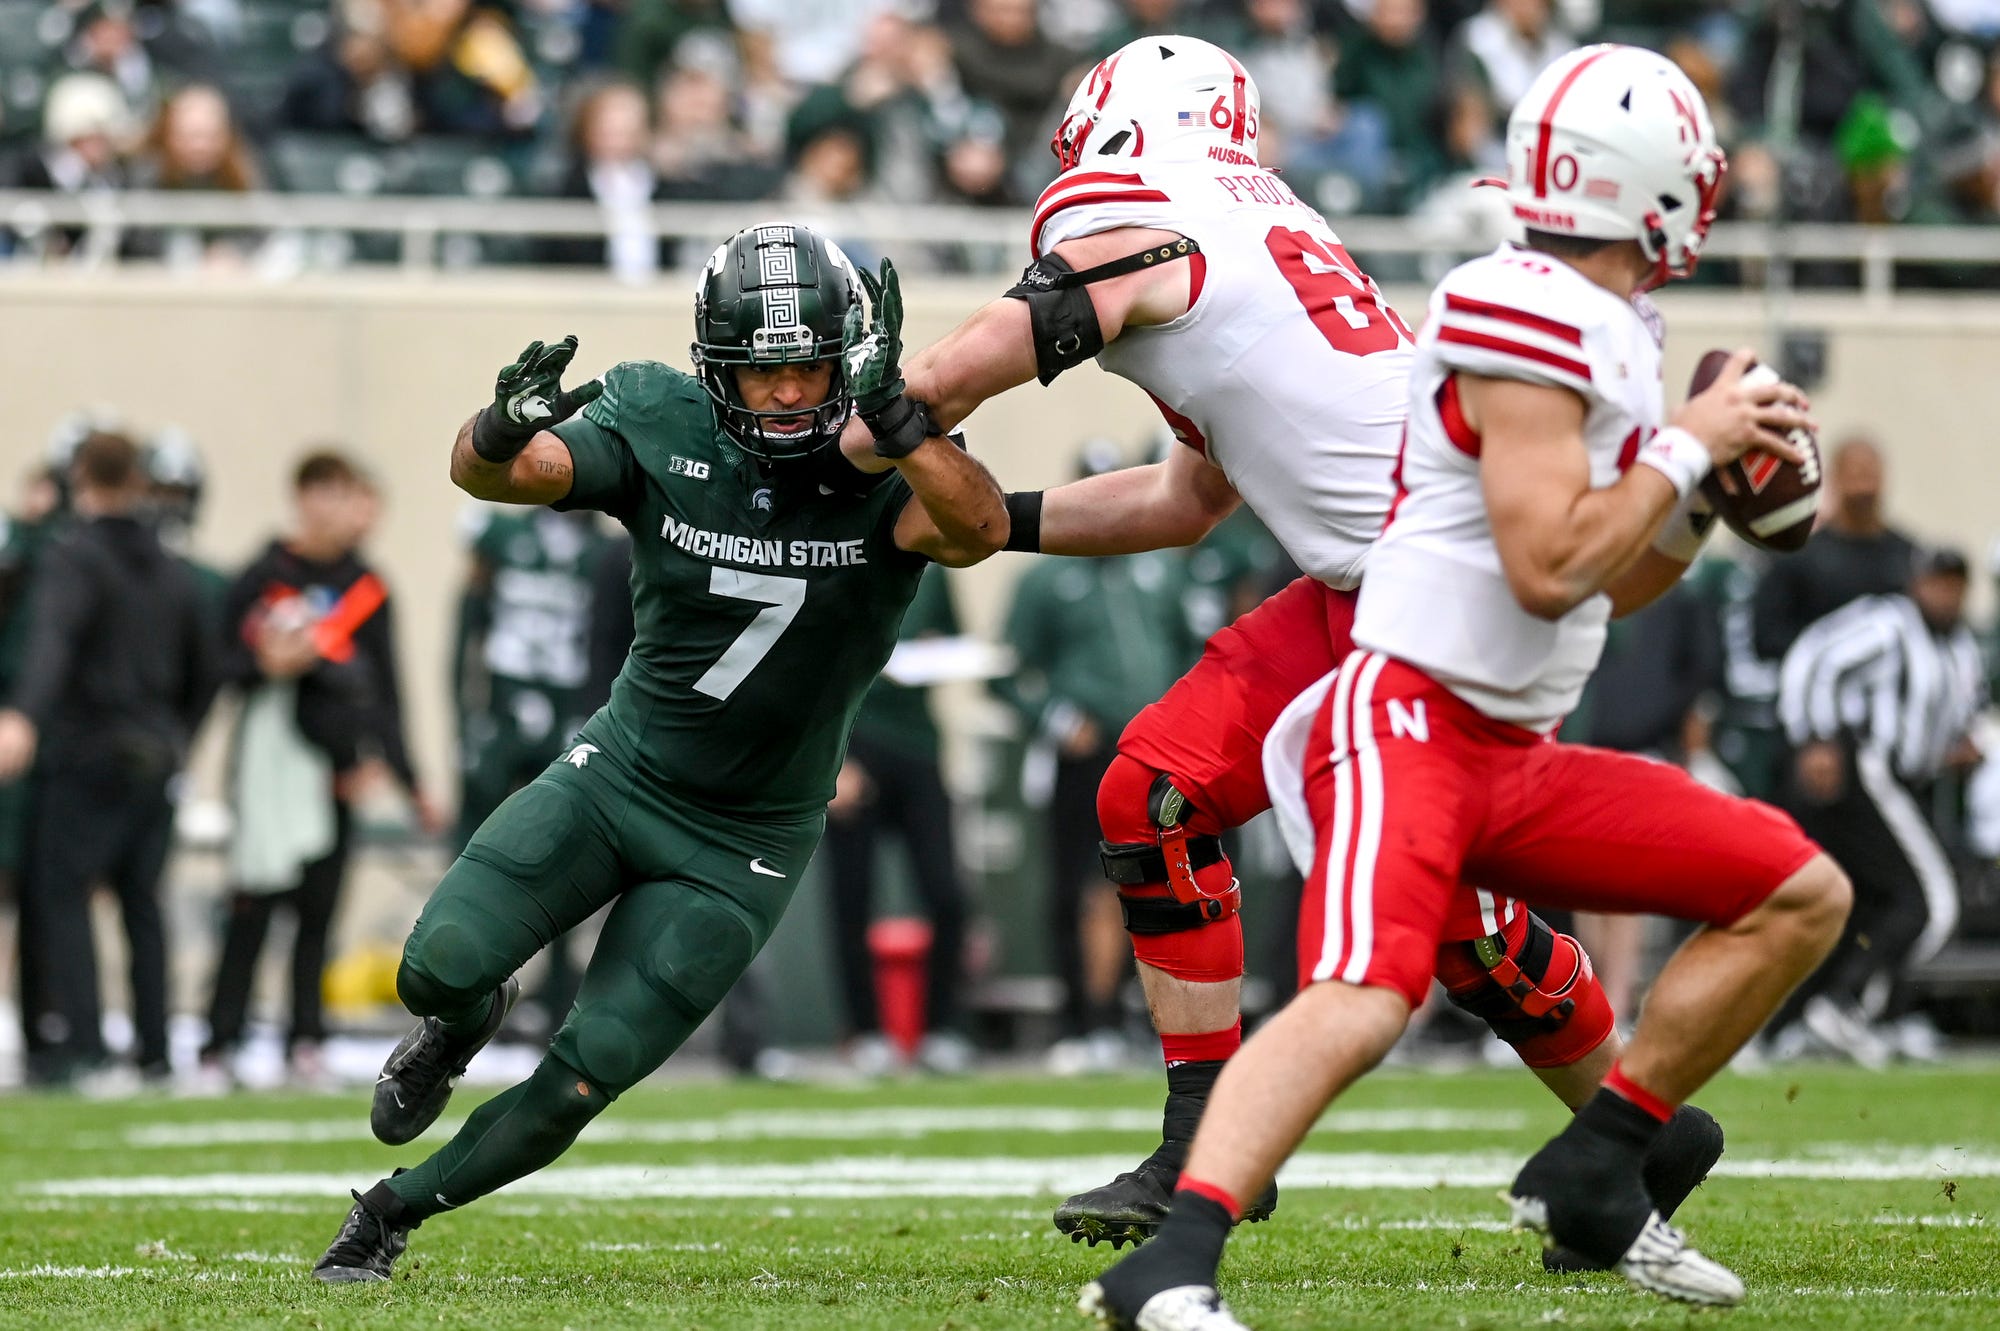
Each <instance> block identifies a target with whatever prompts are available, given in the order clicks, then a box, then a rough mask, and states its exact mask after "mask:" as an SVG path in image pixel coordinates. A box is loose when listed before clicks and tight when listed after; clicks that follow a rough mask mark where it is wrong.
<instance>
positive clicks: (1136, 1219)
mask: <svg viewBox="0 0 2000 1331" xmlns="http://www.w3.org/2000/svg"><path fill="white" fill-rule="evenodd" d="M1165 1150H1166V1148H1165V1147H1164V1146H1163V1147H1161V1149H1160V1150H1158V1151H1155V1152H1153V1154H1152V1155H1150V1156H1148V1157H1147V1158H1146V1159H1145V1160H1143V1161H1141V1162H1140V1164H1139V1167H1138V1168H1137V1169H1134V1170H1131V1171H1129V1172H1127V1173H1123V1174H1120V1175H1119V1176H1118V1177H1117V1178H1115V1179H1112V1180H1111V1181H1110V1182H1109V1183H1107V1184H1105V1185H1104V1186H1103V1187H1101V1188H1092V1189H1091V1190H1090V1191H1089V1192H1080V1193H1078V1194H1077V1195H1076V1196H1074V1197H1071V1198H1070V1199H1069V1200H1068V1201H1066V1202H1064V1203H1063V1204H1062V1205H1061V1206H1058V1207H1057V1208H1056V1216H1055V1220H1056V1228H1057V1229H1058V1230H1060V1231H1061V1232H1063V1233H1065V1234H1067V1235H1069V1238H1070V1242H1072V1243H1088V1244H1090V1245H1091V1246H1092V1247H1096V1246H1097V1245H1098V1244H1099V1243H1109V1244H1110V1245H1111V1246H1112V1247H1113V1248H1114V1249H1116V1248H1122V1247H1124V1246H1125V1245H1126V1244H1127V1243H1144V1242H1145V1241H1146V1240H1147V1239H1150V1238H1152V1237H1153V1235H1154V1234H1156V1233H1158V1232H1159V1228H1160V1222H1161V1221H1163V1220H1165V1219H1166V1218H1167V1206H1168V1204H1169V1203H1171V1202H1172V1201H1173V1199H1174V1185H1175V1184H1177V1183H1179V1182H1180V1177H1181V1171H1180V1170H1179V1169H1177V1168H1175V1167H1174V1166H1173V1165H1171V1164H1169V1163H1168V1162H1167V1161H1166V1160H1164V1159H1162V1158H1161V1156H1162V1153H1163V1152H1164V1151H1165ZM1277 1209H1278V1185H1277V1184H1276V1183H1273V1184H1272V1185H1271V1186H1270V1187H1268V1188H1266V1189H1264V1191H1263V1193H1262V1194H1261V1195H1260V1196H1259V1197H1258V1198H1257V1200H1256V1201H1255V1202H1252V1203H1251V1204H1250V1206H1249V1207H1248V1208H1247V1209H1246V1210H1245V1211H1244V1212H1243V1220H1244V1221H1248V1222H1249V1223H1251V1224H1256V1223H1257V1222H1258V1221H1260V1220H1269V1219H1270V1218H1271V1213H1272V1212H1273V1211H1275V1210H1277ZM1239 1223H1241V1222H1239Z"/></svg>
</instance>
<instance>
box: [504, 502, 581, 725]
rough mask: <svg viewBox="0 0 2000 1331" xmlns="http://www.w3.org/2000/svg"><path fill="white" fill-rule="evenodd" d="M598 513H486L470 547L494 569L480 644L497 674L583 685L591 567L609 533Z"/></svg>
mask: <svg viewBox="0 0 2000 1331" xmlns="http://www.w3.org/2000/svg"><path fill="white" fill-rule="evenodd" d="M595 521H596V520H595V519H582V520H579V519H577V518H570V517H564V516H562V515H561V514H557V513H550V512H547V511H544V510H539V509H538V510H533V511H529V512H499V513H493V514H491V515H490V516H485V517H484V521H483V522H482V524H481V526H480V529H479V531H478V534H477V535H476V536H475V537H474V538H473V540H472V551H473V553H474V554H475V555H477V556H478V558H479V560H480V562H481V563H483V564H484V565H485V566H486V568H487V569H488V570H489V571H490V576H491V584H490V587H489V589H488V591H487V607H486V631H485V635H484V642H483V646H482V652H483V655H484V659H485V664H486V668H487V669H488V670H489V671H491V672H492V673H493V674H494V675H497V676H499V677H500V678H502V679H508V680H515V681H519V682H521V683H527V684H540V685H543V686H545V687H548V688H554V689H577V688H581V687H583V683H584V680H585V678H586V677H587V676H588V675H589V673H590V609H591V605H590V602H591V586H592V574H593V573H594V571H595V570H596V567H597V561H598V560H599V559H600V558H602V557H603V554H604V547H605V544H606V539H607V538H606V537H605V536H604V534H603V533H602V532H600V531H597V530H595V529H594V527H593V524H594V523H595Z"/></svg>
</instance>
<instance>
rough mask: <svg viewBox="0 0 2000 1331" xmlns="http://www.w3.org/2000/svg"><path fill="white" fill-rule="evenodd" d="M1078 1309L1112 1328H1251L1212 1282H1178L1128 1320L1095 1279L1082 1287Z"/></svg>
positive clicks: (1193, 1330)
mask: <svg viewBox="0 0 2000 1331" xmlns="http://www.w3.org/2000/svg"><path fill="white" fill-rule="evenodd" d="M1076 1310H1077V1311H1078V1312H1080V1313H1082V1314H1084V1315H1085V1316H1086V1317H1095V1318H1096V1319H1097V1320H1098V1321H1099V1322H1100V1323H1102V1324H1103V1325H1105V1326H1107V1327H1110V1328H1112V1331H1250V1328H1249V1327H1247V1326H1245V1325H1243V1323H1241V1322H1239V1321H1237V1320H1236V1318H1235V1317H1234V1316H1232V1315H1231V1314H1230V1311H1229V1305H1228V1304H1226V1303H1224V1302H1223V1301H1222V1297H1221V1296H1220V1295H1219V1294H1217V1293H1216V1292H1215V1290H1214V1288H1213V1287H1212V1286H1209V1285H1176V1286H1174V1287H1173V1288H1172V1289H1163V1290H1161V1291H1160V1292H1159V1293H1158V1294H1155V1295H1154V1296H1153V1297H1152V1298H1150V1299H1147V1300H1146V1306H1145V1307H1143V1308H1141V1309H1139V1316H1138V1317H1137V1318H1136V1319H1135V1320H1133V1321H1129V1322H1128V1321H1126V1320H1125V1319H1124V1318H1123V1317H1121V1316H1119V1315H1118V1312H1117V1311H1116V1310H1115V1309H1114V1308H1112V1306H1111V1303H1110V1301H1109V1300H1108V1299H1106V1298H1105V1297H1104V1286H1102V1285H1100V1284H1098V1283H1097V1282H1096V1281H1095V1280H1093V1281H1091V1282H1090V1283H1089V1284H1088V1285H1085V1286H1084V1287H1083V1293H1082V1294H1081V1295H1080V1296H1079V1297H1078V1298H1077V1301H1076Z"/></svg>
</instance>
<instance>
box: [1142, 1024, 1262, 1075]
mask: <svg viewBox="0 0 2000 1331" xmlns="http://www.w3.org/2000/svg"><path fill="white" fill-rule="evenodd" d="M1242 1047H1243V1019H1242V1018H1241V1017H1238V1018H1237V1019H1236V1024H1235V1025H1233V1026H1230V1027H1227V1028H1225V1029H1223V1030H1219V1031H1197V1032H1194V1033H1192V1034H1185V1033H1175V1032H1167V1031H1162V1032H1161V1033H1160V1052H1161V1053H1162V1054H1164V1055H1166V1060H1167V1066H1168V1067H1170V1068H1171V1067H1175V1066H1178V1065H1179V1064H1182V1063H1220V1062H1222V1061H1223V1060H1224V1059H1226V1058H1229V1057H1231V1056H1232V1055H1234V1054H1235V1053H1236V1051H1237V1050H1238V1049H1241V1048H1242Z"/></svg>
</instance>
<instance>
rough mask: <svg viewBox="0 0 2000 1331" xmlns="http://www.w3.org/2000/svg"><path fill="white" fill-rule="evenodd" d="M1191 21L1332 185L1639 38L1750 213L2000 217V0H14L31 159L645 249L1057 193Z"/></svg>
mask: <svg viewBox="0 0 2000 1331" xmlns="http://www.w3.org/2000/svg"><path fill="white" fill-rule="evenodd" d="M1174 31H1179V32H1189V33H1193V34H1196V35H1199V36H1203V37H1207V38H1210V39H1211V40H1214V41H1216V42H1218V43H1220V44H1222V45H1224V46H1226V47H1227V48H1229V49H1230V50H1231V51H1233V52H1234V53H1235V54H1237V55H1238V56H1239V57H1241V59H1242V60H1243V63H1244V64H1245V66H1246V67H1248V69H1249V70H1250V72H1251V73H1252V74H1253V75H1254V76H1255V78H1256V79H1257V81H1258V84H1259V86H1260V88H1261V90H1262V94H1263V110H1264V118H1263V134H1262V138H1263V155H1264V159H1265V162H1266V164H1267V165H1275V166H1278V167H1280V168H1282V169H1283V170H1284V171H1285V173H1286V174H1287V176H1288V178H1289V179H1290V180H1291V181H1292V183H1293V185H1294V187H1295V188H1296V189H1297V190H1298V192H1299V193H1300V195H1301V196H1302V197H1304V198H1306V199H1307V200H1308V201H1310V202H1313V203H1314V204H1316V205H1317V206H1318V207H1319V208H1320V209H1321V210H1322V211H1324V212H1326V213H1328V214H1329V215H1339V214H1347V213H1415V214H1419V215H1443V216H1446V217H1449V216H1453V215H1457V214H1460V213H1463V212H1465V211H1467V210H1470V209H1474V208H1477V207H1478V206H1479V205H1478V204H1477V203H1476V202H1475V201H1474V200H1473V198H1472V196H1471V195H1470V193H1469V191H1467V190H1466V189H1465V188H1464V186H1465V185H1466V184H1468V183H1469V182H1470V181H1472V180H1474V179H1476V178H1478V177H1481V176H1484V175H1489V174H1493V173H1495V172H1501V171H1503V163H1502V162H1501V160H1500V155H1501V151H1502V143H1501V139H1502V133H1503V131H1504V128H1505V123H1506V117H1507V114H1508V112H1509V110H1510V109H1511V107H1512V105H1513V102H1514V100H1515V99H1516V98H1517V97H1518V96H1520V94H1521V93H1522V92H1523V91H1524V90H1525V89H1526V87H1527V86H1528V84H1529V82H1530V81H1531V80H1532V79H1533V77H1534V75H1535V74H1536V72H1537V71H1538V70H1540V69H1541V68H1542V67H1543V66H1544V65H1546V64H1547V63H1548V62H1550V61H1551V60H1554V59H1555V58H1557V57H1558V56H1560V55H1562V54H1563V53H1564V52H1566V51H1568V50H1570V49H1572V48H1573V47H1575V46H1576V45H1577V44H1579V43H1581V42H1588V41H1594V40H1600V39H1610V40H1619V41H1631V42H1638V43H1641V44H1644V45H1648V46H1652V47H1656V48H1658V49H1660V50H1663V51H1665V52H1667V53H1668V54H1669V55H1671V56H1672V57H1673V58H1674V59H1675V60H1676V61H1677V62H1679V63H1680V64H1681V65H1682V67H1683V68H1685V69H1686V70H1687V72H1688V73H1689V74H1690V76H1691V77H1692V78H1693V79H1694V81H1695V82H1696V84H1697V85H1698V86H1699V87H1701V89H1702V90H1703V92H1704V93H1705V94H1706V95H1707V97H1708V101H1709V105H1710V106H1711V107H1712V108H1713V109H1714V111H1715V113H1716V115H1717V119H1718V121H1719V124H1720V128H1721V130H1722V134H1723V138H1724V142H1725V144H1726V145H1727V146H1728V148H1729V150H1730V154H1731V159H1732V163H1733V172H1732V186H1731V189H1730V191H1729V194H1728V198H1727V201H1726V209H1727V212H1728V214H1730V215H1734V216H1739V217H1746V218H1769V217H1773V216H1778V215H1780V214H1782V215H1783V216H1785V217H1788V218H1796V219H1801V220H1812V221H1862V222H1888V221H1902V220H1909V221H1919V222H1966V223H1978V222H1987V221H1991V220H1994V219H1995V218H1996V217H2000V76H1997V75H1996V71H2000V3H1996V2H1995V0H1737V2H1736V3H1729V2H1727V0H1484V2H1483V3H1481V0H1041V2H1040V3H1037V0H499V2H489V0H335V3H332V4H330V5H329V4H327V3H324V0H178V2H175V0H159V2H156V3H135V0H90V2H89V3H81V2H79V0H71V2H69V3H55V4H45V3H40V2H39V0H0V156H4V158H5V161H4V163H3V164H0V183H4V184H11V185H15V186H19V187H24V188H31V189H50V190H59V191H64V192H67V193H72V194H87V193H90V192H93V191H107V190H119V189H125V188H139V187H146V188H156V189H166V190H189V189H200V190H223V191H232V192H245V191H255V190H266V189H277V190H291V191H300V192H313V193H344V194H354V195H368V194H387V193H415V194H445V195H452V194H469V195H473V196H476V197H498V196H504V195H519V196H551V197H572V198H579V199H582V198H591V199H595V200H596V201H597V202H598V203H599V204H600V206H601V207H602V209H603V211H604V215H605V222H606V231H607V233H608V240H606V241H603V242H598V241H590V242H574V241H572V242H549V243H545V244H542V245H538V246H530V245H527V244H525V243H523V244H521V245H517V246H514V247H511V248H510V247H508V246H504V245H502V246H497V247H496V246H491V245H489V246H488V247H487V248H486V249H485V250H484V251H482V252H480V253H479V254H478V255H475V256H474V257H475V258H484V259H487V260H540V261H544V262H558V263H563V262H573V263H590V264H608V265H609V266H610V267H611V268H612V269H613V270H614V271H615V272H617V273H619V274H621V275H623V276H625V277H628V278H633V279H642V278H643V277H645V276H646V275H647V274H649V273H650V272H652V271H654V269H655V268H656V267H657V266H658V265H659V264H660V263H661V262H662V260H663V259H665V260H669V261H670V260H671V259H673V258H674V257H675V256H674V255H673V254H672V253H671V252H668V253H665V254H662V252H661V250H660V247H659V243H658V242H657V240H656V239H655V238H654V237H653V236H652V234H651V233H650V230H649V229H648V227H647V225H646V224H645V221H644V218H643V215H642V212H641V205H643V204H645V203H646V202H648V201H651V200H717V201H748V200H771V201H783V202H787V203H792V204H800V203H820V204H839V203H851V202H879V203H885V204H906V205H907V204H916V203H933V202H937V203H960V204H971V205H981V206H986V205H991V206H1020V205H1025V204H1027V203H1030V202H1032V201H1033V200H1034V198H1035V196H1036V195H1037V194H1038V193H1039V191H1040V190H1041V188H1042V187H1043V186H1044V185H1045V184H1046V183H1047V182H1048V180H1049V179H1050V177H1051V176H1052V174H1053V171H1054V164H1053V161H1052V159H1051V158H1050V157H1049V156H1048V153H1047V151H1046V146H1045V145H1046V144H1047V142H1048V138H1049V135H1050V132H1051V131H1052V129H1053V128H1054V126H1055V123H1056V120H1057V119H1058V116H1059V112H1060V108H1061V106H1062V105H1063V103H1064V102H1065V101H1066V100H1067V98H1068V96H1069V94H1070V92H1071V90H1072V89H1073V88H1074V86H1075V84H1076V82H1077V80H1078V79H1079V77H1080V76H1081V75H1082V74H1083V73H1084V72H1085V71H1086V70H1087V69H1088V68H1089V66H1090V64H1091V63H1092V62H1093V61H1095V60H1097V59H1098V58H1100V57H1102V56H1103V55H1105V54H1107V53H1109V52H1110V51H1112V50H1115V49H1116V48H1117V47H1118V46H1120V45H1122V44H1123V43H1125V42H1127V41H1130V40H1133V39H1135V38H1138V37H1142V36H1145V35H1147V34H1149V33H1165V32H1174ZM0 234H5V233H0ZM79 240H80V237H79V235H78V234H77V233H75V232H66V231H64V230H62V229H59V228H48V227H43V228H40V229H37V228H36V227H34V226H33V225H31V224H23V223H21V222H20V221H19V220H18V219H15V221H14V225H13V230H12V233H11V238H10V239H7V240H4V241H0V243H4V244H7V245H11V246H13V247H15V248H17V249H25V250H27V251H28V252H30V253H33V254H39V255H49V254H56V255H60V254H63V253H66V252H71V251H74V250H76V249H77V248H78V247H79ZM258 240H259V238H258V237H254V236H253V237H245V236H242V235H228V234H221V235H218V234H212V233H183V234H171V233H170V234H167V235H164V236H162V235H126V236H123V237H118V238H116V239H115V241H113V242H110V243H113V244H115V246H116V248H117V249H119V250H121V251H123V252H124V253H126V254H128V255H137V256H139V257H165V258H167V259H169V260H172V261H176V262H181V263H196V262H220V263H229V262H240V261H242V260H244V259H245V258H246V257H248V253H249V251H250V250H251V249H252V248H253V247H254V246H255V244H256V243H257V242H258ZM334 257H335V258H342V257H350V255H349V253H348V252H347V251H343V252H342V253H341V254H339V255H336V256H334ZM359 257H363V258H366V257H371V256H370V255H369V253H368V252H367V250H366V248H365V246H364V247H363V248H362V249H361V250H360V252H359Z"/></svg>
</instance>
